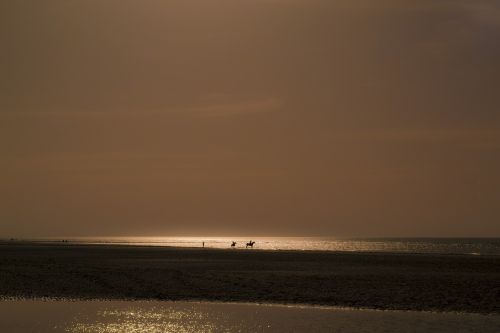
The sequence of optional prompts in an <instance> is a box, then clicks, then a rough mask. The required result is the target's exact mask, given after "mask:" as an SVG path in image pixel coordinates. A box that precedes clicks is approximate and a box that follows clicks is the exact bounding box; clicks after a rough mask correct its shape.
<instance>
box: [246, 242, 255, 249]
mask: <svg viewBox="0 0 500 333" xmlns="http://www.w3.org/2000/svg"><path fill="white" fill-rule="evenodd" d="M254 244H255V242H252V241H250V242H248V243H247V246H246V248H248V247H249V246H250V247H251V248H252V249H253V245H254Z"/></svg>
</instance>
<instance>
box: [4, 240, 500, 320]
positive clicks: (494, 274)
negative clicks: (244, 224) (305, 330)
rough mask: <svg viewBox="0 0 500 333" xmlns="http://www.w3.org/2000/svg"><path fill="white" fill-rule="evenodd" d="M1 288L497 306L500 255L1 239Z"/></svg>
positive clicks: (7, 291) (14, 293)
mask: <svg viewBox="0 0 500 333" xmlns="http://www.w3.org/2000/svg"><path fill="white" fill-rule="evenodd" d="M0 295H1V296H3V297H56V298H59V297H64V298H82V299H89V298H105V299H158V300H181V299H182V300H210V301H245V302H277V303H304V304H322V305H333V306H349V307H360V308H377V309H400V310H437V311H463V312H481V313H497V314H498V313H500V301H499V300H500V257H494V256H465V255H427V254H426V255H423V254H386V253H334V252H300V251H286V252H284V251H283V252H282V251H258V250H229V249H228V250H215V249H187V248H166V247H135V246H93V245H71V244H69V245H62V244H61V245H54V244H52V245H49V244H33V243H22V242H19V243H13V242H3V243H0Z"/></svg>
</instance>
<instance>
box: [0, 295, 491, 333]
mask: <svg viewBox="0 0 500 333" xmlns="http://www.w3.org/2000/svg"><path fill="white" fill-rule="evenodd" d="M498 327H500V316H498V315H479V314H466V313H432V312H413V311H377V310H357V309H348V308H332V307H311V306H283V305H262V304H245V303H239V304H238V303H215V302H213V303H211V302H161V301H99V300H96V301H64V300H59V301H54V300H45V301H44V300H5V301H0V332H9V333H21V332H23V333H24V332H72V333H107V332H109V333H112V332H116V333H117V332H127V333H133V332H141V333H146V332H165V333H168V332H172V333H174V332H175V333H182V332H186V333H190V332H207V333H208V332H357V333H363V332H367V333H368V332H370V333H377V332H444V333H447V332H450V333H451V332H453V333H455V332H482V333H489V332H498Z"/></svg>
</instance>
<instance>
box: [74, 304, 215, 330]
mask: <svg viewBox="0 0 500 333" xmlns="http://www.w3.org/2000/svg"><path fill="white" fill-rule="evenodd" d="M80 320H81V319H76V320H75V321H76V322H75V323H73V324H70V325H69V327H68V328H67V329H66V331H67V332H74V333H87V332H96V333H97V332H109V333H112V332H113V333H114V332H117V333H118V332H179V333H190V332H215V331H216V329H217V325H215V324H214V323H210V318H208V315H207V314H206V313H202V312H197V311H194V310H181V311H177V310H174V309H172V308H157V307H153V308H151V309H149V310H140V309H129V310H105V311H98V312H97V313H96V316H95V318H94V320H93V322H86V321H85V320H83V321H80Z"/></svg>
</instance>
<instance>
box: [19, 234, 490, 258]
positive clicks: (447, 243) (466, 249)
mask: <svg viewBox="0 0 500 333" xmlns="http://www.w3.org/2000/svg"><path fill="white" fill-rule="evenodd" d="M29 241H36V242H50V243H53V242H63V241H64V242H67V243H72V244H103V245H135V246H171V247H190V248H200V247H205V248H214V249H227V248H233V249H235V250H241V249H248V248H250V247H248V246H247V243H249V242H250V241H252V242H255V243H254V244H253V246H252V247H251V249H253V250H282V251H286V250H288V251H289V250H296V251H341V252H390V253H435V254H467V255H500V238H335V237H241V236H238V237H57V238H56V237H53V238H43V239H30V240H29ZM232 242H235V243H236V244H235V246H234V247H231V244H232Z"/></svg>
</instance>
